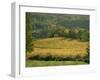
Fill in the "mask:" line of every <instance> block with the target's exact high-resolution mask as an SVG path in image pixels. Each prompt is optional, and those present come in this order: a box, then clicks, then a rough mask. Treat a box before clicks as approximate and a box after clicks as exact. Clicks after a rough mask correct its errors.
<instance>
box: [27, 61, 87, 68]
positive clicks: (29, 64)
mask: <svg viewBox="0 0 100 80" xmlns="http://www.w3.org/2000/svg"><path fill="white" fill-rule="evenodd" d="M78 64H87V63H86V62H82V61H39V60H38V61H37V60H27V61H26V67H37V66H62V65H78Z"/></svg>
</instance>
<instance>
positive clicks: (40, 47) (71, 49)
mask: <svg viewBox="0 0 100 80" xmlns="http://www.w3.org/2000/svg"><path fill="white" fill-rule="evenodd" d="M33 44H34V47H33V48H34V51H33V52H32V53H31V54H29V56H32V55H41V56H46V55H52V56H76V55H79V56H84V55H85V54H86V53H87V52H86V48H87V47H88V42H80V41H78V40H70V39H64V38H47V39H40V40H36V41H34V42H33Z"/></svg>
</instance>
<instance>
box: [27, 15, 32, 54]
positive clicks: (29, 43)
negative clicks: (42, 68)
mask: <svg viewBox="0 0 100 80" xmlns="http://www.w3.org/2000/svg"><path fill="white" fill-rule="evenodd" d="M30 19H31V13H26V51H28V52H31V51H32V48H33V44H32V25H31V20H30Z"/></svg>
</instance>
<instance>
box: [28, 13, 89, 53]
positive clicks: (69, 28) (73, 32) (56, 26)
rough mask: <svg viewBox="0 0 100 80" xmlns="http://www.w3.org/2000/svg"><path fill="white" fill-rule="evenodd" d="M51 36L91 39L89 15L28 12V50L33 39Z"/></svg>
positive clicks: (81, 39) (82, 39)
mask: <svg viewBox="0 0 100 80" xmlns="http://www.w3.org/2000/svg"><path fill="white" fill-rule="evenodd" d="M50 37H51V38H52V37H64V38H70V39H77V40H80V41H89V15H75V14H48V13H30V12H26V50H27V51H31V50H32V49H31V46H32V41H33V40H37V39H43V38H50Z"/></svg>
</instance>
